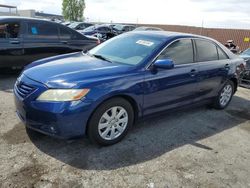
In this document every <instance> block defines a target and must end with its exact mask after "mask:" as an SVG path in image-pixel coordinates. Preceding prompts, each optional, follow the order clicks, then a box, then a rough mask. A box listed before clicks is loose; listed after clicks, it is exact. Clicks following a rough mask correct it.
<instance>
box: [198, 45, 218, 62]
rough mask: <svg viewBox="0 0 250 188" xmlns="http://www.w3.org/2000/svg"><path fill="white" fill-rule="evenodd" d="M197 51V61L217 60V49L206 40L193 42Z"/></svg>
mask: <svg viewBox="0 0 250 188" xmlns="http://www.w3.org/2000/svg"><path fill="white" fill-rule="evenodd" d="M195 43H196V50H197V61H198V62H203V61H214V60H218V54H217V49H216V48H217V47H216V45H215V44H214V43H212V42H210V41H207V40H195Z"/></svg>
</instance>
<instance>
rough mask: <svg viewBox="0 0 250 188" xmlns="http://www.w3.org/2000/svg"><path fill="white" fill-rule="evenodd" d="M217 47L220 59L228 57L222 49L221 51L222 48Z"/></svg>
mask: <svg viewBox="0 0 250 188" xmlns="http://www.w3.org/2000/svg"><path fill="white" fill-rule="evenodd" d="M217 49H218V55H219V59H220V60H223V59H228V57H227V55H226V53H225V52H224V51H222V49H221V48H220V47H217Z"/></svg>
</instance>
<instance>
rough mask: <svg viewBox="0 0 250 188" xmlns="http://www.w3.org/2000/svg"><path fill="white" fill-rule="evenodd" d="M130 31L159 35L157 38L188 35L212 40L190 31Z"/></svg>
mask: <svg viewBox="0 0 250 188" xmlns="http://www.w3.org/2000/svg"><path fill="white" fill-rule="evenodd" d="M130 33H135V34H142V35H146V36H154V37H159V38H162V37H163V38H170V37H171V38H178V37H180V38H181V37H190V38H203V39H209V40H213V39H211V38H208V37H204V36H201V35H195V34H190V33H180V32H171V31H131V32H130Z"/></svg>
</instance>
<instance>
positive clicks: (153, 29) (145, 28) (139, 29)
mask: <svg viewBox="0 0 250 188" xmlns="http://www.w3.org/2000/svg"><path fill="white" fill-rule="evenodd" d="M134 31H163V29H161V28H158V27H145V26H143V27H137V28H135V29H134Z"/></svg>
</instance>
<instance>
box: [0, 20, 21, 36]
mask: <svg viewBox="0 0 250 188" xmlns="http://www.w3.org/2000/svg"><path fill="white" fill-rule="evenodd" d="M19 33H20V23H17V22H13V23H0V39H6V38H18V36H19Z"/></svg>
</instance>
